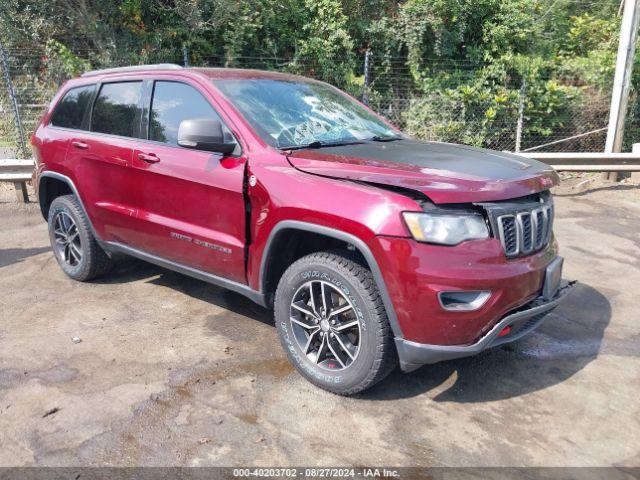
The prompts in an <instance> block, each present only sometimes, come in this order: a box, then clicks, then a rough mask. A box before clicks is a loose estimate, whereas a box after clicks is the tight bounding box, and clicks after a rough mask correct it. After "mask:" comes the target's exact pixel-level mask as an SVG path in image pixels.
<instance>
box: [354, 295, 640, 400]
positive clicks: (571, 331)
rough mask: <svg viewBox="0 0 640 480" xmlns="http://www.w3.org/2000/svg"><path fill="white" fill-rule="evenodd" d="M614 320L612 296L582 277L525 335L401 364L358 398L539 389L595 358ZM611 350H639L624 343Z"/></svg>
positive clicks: (482, 396)
mask: <svg viewBox="0 0 640 480" xmlns="http://www.w3.org/2000/svg"><path fill="white" fill-rule="evenodd" d="M610 320H611V305H610V303H609V301H608V300H607V298H606V297H605V296H604V295H602V294H601V293H600V292H599V291H598V290H596V289H594V288H592V287H590V286H588V285H585V284H580V283H579V284H578V285H577V286H576V288H575V289H574V291H573V292H572V293H571V294H570V295H569V297H568V298H567V299H566V301H565V302H564V303H563V304H562V305H561V306H560V307H558V308H557V309H556V310H555V311H554V312H552V313H551V314H549V316H548V317H547V318H546V319H545V322H544V323H543V324H542V326H540V327H539V328H538V329H537V330H536V331H534V332H532V333H531V334H529V335H528V336H526V337H524V338H522V339H521V340H518V341H516V342H514V343H511V344H506V345H503V346H501V347H496V348H494V349H491V350H487V351H485V352H482V353H481V354H479V355H477V356H475V357H468V358H462V359H458V360H452V361H448V362H442V363H438V364H434V365H425V366H424V367H422V368H420V369H419V370H416V371H415V372H412V373H409V374H404V373H402V372H400V371H399V370H396V371H395V372H394V373H392V374H391V375H390V376H389V378H387V379H386V380H385V381H383V382H381V383H380V384H378V385H376V386H375V387H373V388H372V389H371V390H368V391H366V392H363V393H362V394H360V395H359V398H361V399H363V400H396V399H400V398H409V397H414V396H417V395H421V394H424V393H426V392H429V391H431V390H438V393H437V394H436V395H435V397H434V400H435V401H436V402H458V403H474V402H486V401H492V400H502V399H507V398H512V397H517V396H520V395H525V394H527V393H531V392H535V391H537V390H541V389H544V388H547V387H550V386H553V385H555V384H558V383H560V382H563V381H564V380H566V379H568V378H570V377H571V376H573V375H575V374H576V373H577V372H579V371H580V370H582V369H583V368H584V367H586V366H587V365H588V364H589V363H590V362H591V361H592V360H594V359H595V358H596V357H597V356H598V353H599V352H600V350H601V347H602V340H603V336H604V332H605V329H606V328H607V325H609V322H610ZM611 348H613V349H615V346H612V347H611ZM612 353H615V354H621V355H637V354H638V352H637V351H634V350H633V349H631V350H629V349H626V350H625V349H624V348H622V349H621V351H620V352H612Z"/></svg>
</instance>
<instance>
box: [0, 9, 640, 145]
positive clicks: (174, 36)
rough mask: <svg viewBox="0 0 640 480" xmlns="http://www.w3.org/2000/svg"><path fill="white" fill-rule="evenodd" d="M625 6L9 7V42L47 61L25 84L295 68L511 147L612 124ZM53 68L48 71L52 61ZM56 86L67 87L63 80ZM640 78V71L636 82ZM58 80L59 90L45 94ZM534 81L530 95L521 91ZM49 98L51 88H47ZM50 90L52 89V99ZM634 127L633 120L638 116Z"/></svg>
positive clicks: (5, 28)
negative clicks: (80, 77)
mask: <svg viewBox="0 0 640 480" xmlns="http://www.w3.org/2000/svg"><path fill="white" fill-rule="evenodd" d="M618 5H619V1H618V0H601V1H576V0H403V1H399V0H234V1H229V0H82V1H69V0H48V1H46V2H33V1H28V0H3V1H2V2H0V42H2V43H3V44H4V45H5V47H7V48H15V49H25V50H28V51H32V52H37V53H36V54H34V55H33V58H30V59H29V60H28V61H25V65H24V66H23V67H24V68H23V72H24V75H23V76H22V77H21V78H20V80H19V81H18V84H19V85H18V87H19V88H23V89H25V90H24V91H26V89H28V88H31V89H33V91H36V90H37V89H38V88H41V87H43V85H40V84H39V83H38V82H40V83H43V84H47V85H51V84H52V83H54V84H56V85H57V83H59V81H60V80H61V79H63V78H66V77H69V76H73V75H76V74H77V73H78V72H80V71H82V70H85V69H87V68H90V67H91V68H98V67H105V66H113V65H124V64H136V63H152V62H159V61H170V62H178V63H180V62H181V61H182V48H183V46H186V47H187V48H188V50H189V57H190V62H191V63H192V64H195V65H220V66H234V67H246V66H249V67H253V68H267V69H280V70H287V71H291V72H294V73H300V74H304V75H308V76H313V77H316V78H319V79H322V80H326V81H329V82H331V83H333V84H335V85H338V86H340V87H342V88H344V89H346V90H347V91H349V92H350V93H352V94H354V95H360V94H361V93H362V90H363V84H364V77H363V71H362V57H363V54H364V52H365V50H367V49H369V50H370V51H371V52H372V71H371V78H372V84H371V85H370V87H369V96H370V99H371V104H372V106H374V108H377V109H378V110H379V111H380V112H381V113H383V114H388V115H392V116H393V113H394V112H396V111H399V110H402V112H403V113H402V114H398V115H395V117H393V119H394V120H395V121H396V122H397V123H398V124H400V125H401V126H402V127H403V128H405V129H406V130H407V131H408V132H409V133H411V134H414V135H416V136H419V137H423V138H433V139H444V140H452V141H453V140H455V141H463V142H466V143H470V144H474V145H483V146H494V147H499V146H500V145H505V144H506V143H509V142H510V143H511V144H512V143H513V139H514V135H515V133H514V124H515V123H516V121H517V117H518V108H519V105H520V102H521V100H522V102H523V107H524V133H525V136H527V135H528V136H529V137H532V138H534V137H535V138H537V139H538V140H539V141H543V140H544V139H545V138H551V137H552V136H553V135H554V134H555V132H557V131H560V130H562V131H563V132H567V133H574V131H575V133H577V132H578V131H579V130H580V129H581V128H583V126H581V125H578V124H577V123H576V118H577V117H578V116H581V118H589V119H590V121H592V122H596V123H597V122H600V123H602V124H604V122H605V121H604V120H602V119H601V117H602V111H601V110H599V108H600V106H601V105H602V104H604V103H606V100H607V96H608V91H609V90H610V87H611V81H612V77H613V69H614V64H615V55H616V49H617V34H618V30H619V23H620V18H619V16H618ZM43 58H44V60H43ZM52 79H55V82H52ZM636 79H637V80H640V68H636V70H635V77H634V81H635V80H636ZM47 82H48V83H47ZM523 82H526V92H525V96H524V97H521V95H522V85H523ZM49 89H50V88H49ZM45 90H46V89H45ZM46 94H47V95H48V94H49V91H48V90H47V91H46ZM632 111H633V112H636V113H634V115H640V114H637V112H638V111H640V109H639V108H638V107H637V106H636V104H635V103H633V105H632ZM634 118H635V117H634Z"/></svg>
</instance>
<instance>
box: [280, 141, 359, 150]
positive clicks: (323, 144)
mask: <svg viewBox="0 0 640 480" xmlns="http://www.w3.org/2000/svg"><path fill="white" fill-rule="evenodd" d="M359 143H362V142H361V141H357V140H356V141H344V142H322V141H320V140H314V141H313V142H310V143H306V144H304V145H292V146H290V147H280V150H303V149H305V148H324V147H341V146H343V145H357V144H359Z"/></svg>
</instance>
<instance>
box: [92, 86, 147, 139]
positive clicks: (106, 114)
mask: <svg viewBox="0 0 640 480" xmlns="http://www.w3.org/2000/svg"><path fill="white" fill-rule="evenodd" d="M141 95H142V82H140V81H138V82H118V83H105V84H103V85H102V88H100V93H99V94H98V98H96V101H95V104H94V106H93V113H92V115H91V131H92V132H100V133H109V134H112V135H121V136H123V137H133V136H135V132H136V119H139V118H140V117H139V116H138V104H139V103H140V96H141Z"/></svg>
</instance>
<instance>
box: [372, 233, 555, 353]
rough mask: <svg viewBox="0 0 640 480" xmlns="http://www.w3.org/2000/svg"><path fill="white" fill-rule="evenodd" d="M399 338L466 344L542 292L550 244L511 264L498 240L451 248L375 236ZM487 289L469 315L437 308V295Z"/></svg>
mask: <svg viewBox="0 0 640 480" xmlns="http://www.w3.org/2000/svg"><path fill="white" fill-rule="evenodd" d="M372 251H373V252H374V255H375V257H376V258H378V259H381V264H380V268H381V270H382V274H383V276H384V279H385V283H386V285H387V288H388V290H389V293H390V295H391V299H392V301H393V305H394V307H395V311H396V315H397V316H398V320H399V322H400V324H401V325H402V332H403V335H404V338H406V339H407V340H411V341H413V342H417V343H427V344H434V345H467V344H470V343H473V342H474V341H475V340H477V339H478V338H479V337H480V336H481V335H482V334H483V333H486V332H487V331H488V330H489V329H490V328H491V327H492V326H493V325H494V324H495V323H496V322H497V321H498V320H499V319H501V318H502V317H504V316H505V315H506V314H507V313H508V312H509V311H510V310H513V309H514V308H517V307H519V306H521V305H523V304H525V303H526V302H528V301H529V300H531V299H532V298H533V297H536V296H537V295H538V294H539V292H540V289H541V288H542V282H543V277H544V269H545V267H546V266H547V265H548V264H549V263H550V262H551V260H553V259H554V258H555V257H556V254H557V244H556V243H555V241H553V242H552V243H550V245H549V246H548V247H547V248H545V249H544V250H542V251H540V252H538V253H536V254H534V255H530V256H528V257H522V258H518V259H513V260H507V259H506V258H505V257H504V255H501V253H502V248H501V245H500V243H499V242H498V240H496V239H494V238H492V239H489V240H473V241H467V242H463V243H461V244H460V245H457V246H455V247H445V246H440V245H429V244H424V243H419V242H416V241H414V240H412V239H404V238H394V237H377V238H376V241H375V242H374V243H373V244H372ZM448 290H487V291H491V292H492V295H491V297H490V298H489V300H488V301H487V303H486V304H485V305H483V306H482V307H481V308H480V309H479V310H477V311H474V312H448V311H445V310H443V309H442V307H441V306H440V303H439V301H438V298H437V293H438V292H440V291H448Z"/></svg>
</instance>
